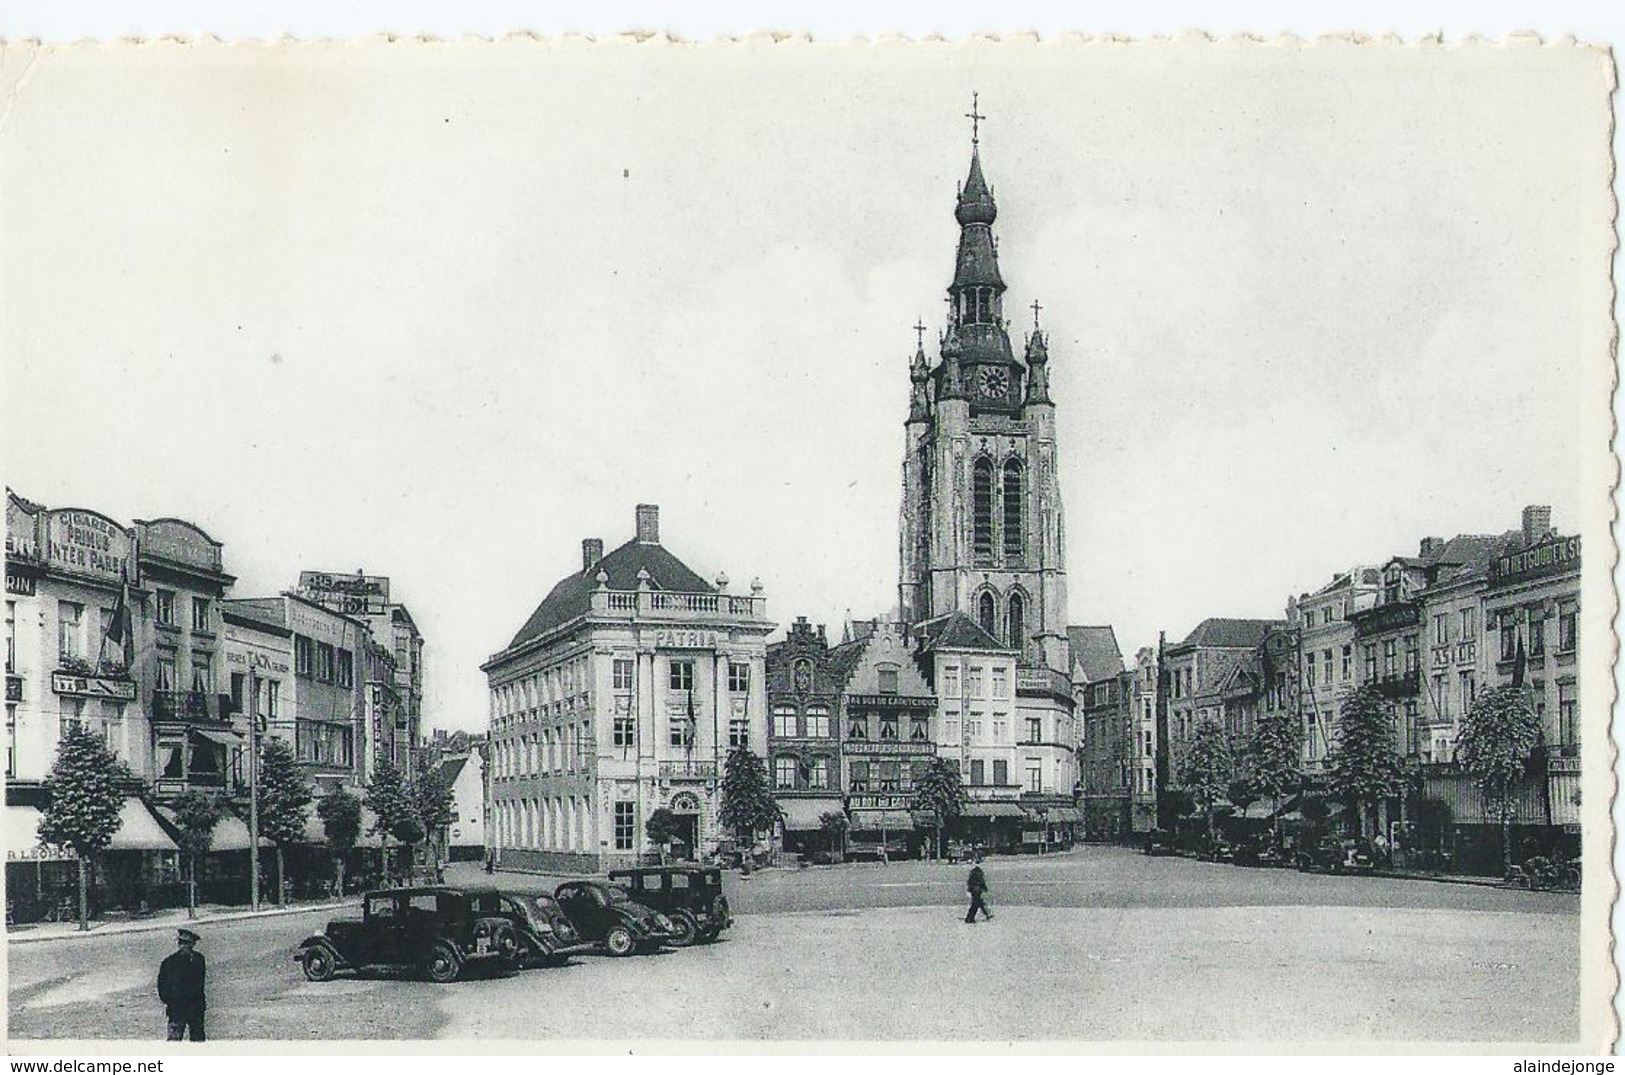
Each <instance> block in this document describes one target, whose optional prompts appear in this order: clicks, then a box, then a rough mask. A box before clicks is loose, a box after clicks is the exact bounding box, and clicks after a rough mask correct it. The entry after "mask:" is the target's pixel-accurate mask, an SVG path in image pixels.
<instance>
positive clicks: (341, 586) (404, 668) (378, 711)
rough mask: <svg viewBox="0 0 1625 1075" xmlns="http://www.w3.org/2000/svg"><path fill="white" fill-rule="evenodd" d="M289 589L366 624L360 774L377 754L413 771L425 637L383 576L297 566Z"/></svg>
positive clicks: (368, 771) (418, 736) (418, 738)
mask: <svg viewBox="0 0 1625 1075" xmlns="http://www.w3.org/2000/svg"><path fill="white" fill-rule="evenodd" d="M294 592H295V593H297V594H298V595H299V596H300V597H302V598H304V599H305V600H307V601H312V602H315V603H316V604H318V605H321V606H323V607H324V608H328V609H331V610H332V611H334V612H337V613H340V614H342V615H345V616H348V617H350V618H351V619H353V620H356V621H358V622H360V623H361V624H363V625H365V626H366V628H367V631H368V646H367V648H368V650H369V652H368V655H367V656H366V657H365V658H363V659H362V664H363V665H364V666H365V673H364V675H363V679H364V681H365V684H366V688H365V692H364V693H365V700H364V706H365V709H366V716H365V718H364V720H363V727H364V730H365V735H366V738H367V744H368V745H367V749H366V750H365V751H363V752H362V768H363V770H364V776H365V778H367V779H370V778H371V776H372V772H373V769H374V767H375V766H376V764H377V761H378V760H379V759H380V758H388V759H389V760H390V761H392V762H393V763H394V764H395V765H396V766H398V767H400V768H401V769H403V770H407V771H413V769H414V761H413V757H414V752H415V751H416V750H417V749H418V748H419V747H420V746H421V745H422V744H423V646H424V642H423V634H422V632H420V631H419V630H418V626H417V622H416V621H415V620H413V618H412V613H411V611H410V610H408V609H407V607H406V606H405V605H404V604H401V603H400V602H398V601H394V600H392V599H391V596H390V583H389V579H388V578H387V577H385V576H382V575H369V574H367V573H366V572H365V571H364V570H362V569H360V568H357V569H356V571H355V573H354V574H343V573H339V572H329V571H301V572H300V573H299V585H298V586H297V587H296V589H295V591H294Z"/></svg>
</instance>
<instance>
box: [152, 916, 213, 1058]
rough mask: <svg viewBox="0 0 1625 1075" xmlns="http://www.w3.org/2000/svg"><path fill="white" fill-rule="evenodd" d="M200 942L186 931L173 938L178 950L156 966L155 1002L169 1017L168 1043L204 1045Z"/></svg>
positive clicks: (195, 936) (202, 971) (194, 935)
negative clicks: (199, 1042) (185, 1041)
mask: <svg viewBox="0 0 1625 1075" xmlns="http://www.w3.org/2000/svg"><path fill="white" fill-rule="evenodd" d="M200 939H201V938H199V937H198V935H197V934H196V933H193V932H192V931H191V930H189V929H183V930H181V931H180V932H179V933H178V934H177V935H176V938H175V943H176V944H177V945H179V949H178V950H177V951H175V952H173V953H171V954H170V955H169V956H168V957H167V958H165V960H164V961H163V962H162V963H160V964H159V965H158V999H159V1001H160V1002H162V1003H163V1006H164V1012H165V1014H167V1015H168V1016H169V1040H170V1041H181V1040H183V1039H184V1038H186V1037H190V1038H191V1039H192V1040H193V1041H203V1040H204V1034H203V1010H204V1008H205V1007H206V1005H205V1003H204V999H203V976H204V966H203V953H201V952H199V951H198V950H197V942H198V941H199V940H200Z"/></svg>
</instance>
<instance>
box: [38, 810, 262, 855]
mask: <svg viewBox="0 0 1625 1075" xmlns="http://www.w3.org/2000/svg"><path fill="white" fill-rule="evenodd" d="M40 821H41V815H40V812H39V809H38V808H37V807H33V806H7V807H6V861H7V862H60V861H66V860H71V859H73V858H74V857H75V856H74V854H73V852H72V851H70V850H68V849H67V848H64V847H55V846H53V845H50V844H46V843H43V842H41V840H40V835H39V827H40ZM244 846H245V847H246V846H247V845H246V844H245V845H244ZM107 850H109V851H173V850H175V841H174V840H171V839H170V838H169V834H168V833H167V832H165V831H164V828H163V826H162V825H160V824H158V819H157V818H155V817H153V816H152V811H151V810H149V809H148V808H147V805H146V803H144V802H142V801H141V800H140V799H137V798H134V797H131V798H127V799H125V800H124V805H123V806H121V807H119V827H118V829H117V830H116V831H115V832H114V833H113V838H112V839H111V840H110V841H108V844H107Z"/></svg>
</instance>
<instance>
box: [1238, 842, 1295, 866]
mask: <svg viewBox="0 0 1625 1075" xmlns="http://www.w3.org/2000/svg"><path fill="white" fill-rule="evenodd" d="M1231 861H1232V862H1234V863H1235V864H1236V865H1237V866H1285V865H1286V864H1287V862H1286V856H1285V855H1284V854H1283V853H1282V852H1281V848H1280V847H1279V846H1278V845H1277V844H1274V843H1272V842H1271V841H1270V840H1269V839H1267V838H1264V837H1257V836H1253V837H1248V838H1246V839H1242V840H1238V841H1236V849H1235V852H1234V855H1233V857H1232V859H1231Z"/></svg>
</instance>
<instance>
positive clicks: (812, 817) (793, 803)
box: [779, 799, 845, 832]
mask: <svg viewBox="0 0 1625 1075" xmlns="http://www.w3.org/2000/svg"><path fill="white" fill-rule="evenodd" d="M779 809H780V810H781V811H783V813H784V827H785V829H786V831H789V832H817V831H818V830H819V829H821V828H823V827H824V822H823V816H824V815H825V814H841V813H845V811H844V810H843V809H842V808H841V800H839V799H780V800H779Z"/></svg>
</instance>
